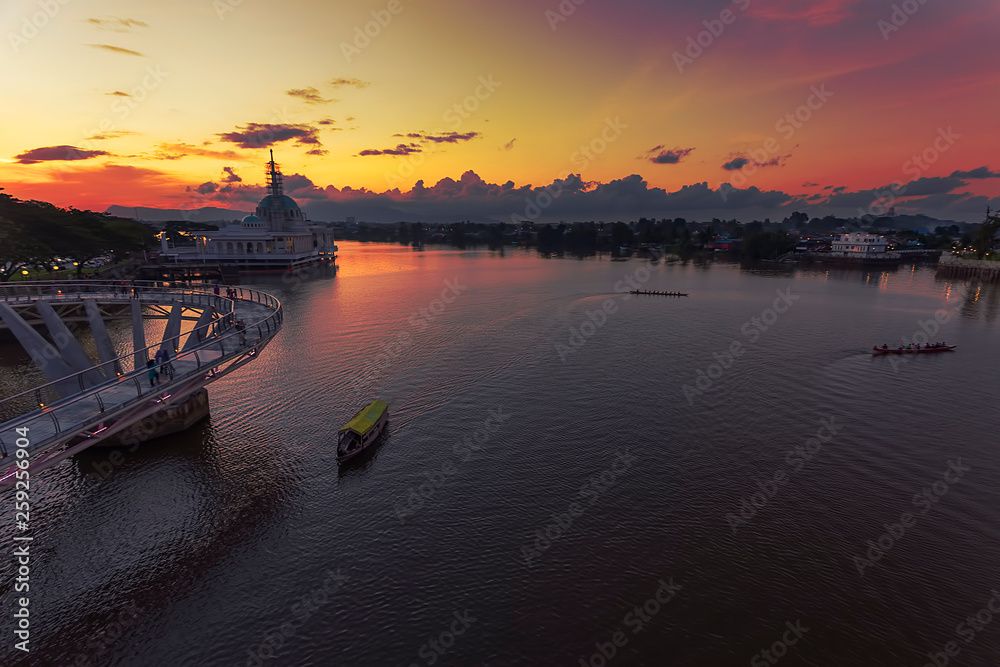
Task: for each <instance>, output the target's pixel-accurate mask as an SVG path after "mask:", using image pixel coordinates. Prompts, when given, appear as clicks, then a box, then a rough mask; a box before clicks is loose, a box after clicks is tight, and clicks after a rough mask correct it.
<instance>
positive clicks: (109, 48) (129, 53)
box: [87, 44, 145, 57]
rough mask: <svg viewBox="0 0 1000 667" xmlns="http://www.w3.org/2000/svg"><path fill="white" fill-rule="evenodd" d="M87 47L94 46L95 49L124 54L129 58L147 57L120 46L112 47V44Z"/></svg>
mask: <svg viewBox="0 0 1000 667" xmlns="http://www.w3.org/2000/svg"><path fill="white" fill-rule="evenodd" d="M87 46H92V47H94V48H95V49H104V50H105V51H110V52H111V53H124V54H125V55H127V56H139V57H145V56H143V54H141V53H139V52H138V51H133V50H132V49H123V48H122V47H120V46H111V45H110V44H88V45H87Z"/></svg>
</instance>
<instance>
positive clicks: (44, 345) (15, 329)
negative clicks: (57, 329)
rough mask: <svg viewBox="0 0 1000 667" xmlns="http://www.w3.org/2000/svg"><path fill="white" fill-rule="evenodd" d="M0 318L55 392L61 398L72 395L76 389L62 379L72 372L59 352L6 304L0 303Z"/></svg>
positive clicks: (70, 382)
mask: <svg viewBox="0 0 1000 667" xmlns="http://www.w3.org/2000/svg"><path fill="white" fill-rule="evenodd" d="M0 318H2V319H3V321H4V324H6V325H7V328H9V329H10V331H11V333H13V334H14V336H15V337H16V338H17V340H18V342H19V343H21V346H22V347H23V348H24V349H25V350H26V351H27V352H28V354H29V355H31V359H32V361H34V362H35V365H37V366H38V368H40V369H41V371H42V373H43V374H45V377H46V378H48V379H49V380H50V381H51V382H52V383H53V384H54V385H55V387H54V388H55V390H56V391H57V392H58V393H59V394H61V395H62V396H71V395H73V393H74V391H77V389H78V388H77V387H76V385H75V384H74V383H73V382H72V381H71V380H66V379H64V378H69V377H72V376H73V373H74V372H73V369H72V368H71V367H70V365H69V364H67V363H66V362H65V361H64V360H63V358H62V355H60V354H59V350H57V349H56V348H55V347H53V346H52V343H50V342H49V341H47V340H45V337H44V336H42V334H40V333H38V332H37V331H35V330H34V329H33V328H32V327H31V325H30V324H28V323H27V322H25V321H24V319H23V318H22V317H21V316H20V315H19V314H18V313H17V312H16V311H15V310H14V309H13V308H11V307H10V306H9V305H7V304H6V303H0Z"/></svg>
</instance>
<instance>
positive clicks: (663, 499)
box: [0, 242, 1000, 667]
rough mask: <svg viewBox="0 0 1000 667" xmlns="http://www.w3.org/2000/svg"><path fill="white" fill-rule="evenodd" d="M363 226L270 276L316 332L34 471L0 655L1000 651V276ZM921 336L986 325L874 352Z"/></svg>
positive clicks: (207, 661)
mask: <svg viewBox="0 0 1000 667" xmlns="http://www.w3.org/2000/svg"><path fill="white" fill-rule="evenodd" d="M340 247H341V253H340V257H339V265H340V271H339V273H338V275H337V276H336V277H316V276H311V275H302V276H297V275H288V276H283V277H267V278H258V279H255V280H253V281H252V285H253V286H254V287H256V288H258V289H262V290H264V291H267V292H270V293H272V294H274V295H275V296H277V297H278V298H279V299H280V300H281V301H282V303H283V304H284V308H285V326H284V329H283V331H282V332H281V333H280V335H279V336H278V337H277V338H276V339H275V340H274V341H273V342H272V343H271V344H270V345H269V346H268V347H267V348H266V349H265V350H264V351H263V353H262V354H261V356H260V358H259V359H258V360H256V361H254V362H253V363H250V364H248V365H247V366H245V367H243V368H241V369H240V370H238V371H236V372H234V373H232V374H230V375H228V376H226V377H224V378H222V379H220V380H218V381H217V382H215V383H213V384H212V385H210V387H209V396H210V403H211V406H212V407H211V410H212V411H211V417H210V418H208V419H207V420H205V421H203V422H202V423H200V424H199V425H197V426H196V427H195V428H193V429H191V430H189V431H187V432H185V433H183V434H179V435H175V436H171V437H168V438H164V439H161V440H158V441H153V442H149V443H144V444H143V445H142V446H141V448H139V449H136V450H135V451H129V450H121V453H120V455H119V456H118V457H116V458H115V459H114V462H112V460H111V458H110V457H111V454H110V452H109V450H106V449H105V450H92V451H89V452H86V453H84V454H83V455H80V456H77V457H75V458H74V459H72V460H70V461H67V462H66V463H64V464H63V465H62V466H60V467H58V468H56V469H53V470H50V471H48V472H45V473H42V474H40V475H39V476H38V477H37V478H36V479H35V480H33V492H32V525H33V534H34V542H33V543H32V547H31V549H32V554H33V561H34V562H33V567H32V579H31V614H32V639H31V647H32V649H31V652H30V653H29V654H28V655H27V656H25V655H24V654H22V653H20V652H17V651H14V650H13V648H12V644H13V640H12V639H11V638H10V633H9V632H6V633H5V635H6V636H7V639H5V640H4V642H3V646H2V648H0V662H2V663H3V664H13V663H18V664H38V665H43V664H44V665H52V664H59V665H81V666H83V665H130V666H131V665H136V666H139V665H142V666H148V665H240V666H242V665H253V666H258V665H268V666H270V665H404V666H405V665H432V664H439V665H556V664H561V665H592V666H593V667H602V666H603V665H604V664H605V663H607V664H612V663H614V664H621V665H746V664H752V665H757V664H761V665H763V664H775V663H776V662H777V661H778V660H780V661H781V664H783V665H847V664H864V665H922V664H925V663H928V662H930V661H931V660H932V659H933V658H932V656H933V655H934V654H938V653H940V654H941V656H944V657H947V658H948V659H950V660H951V662H952V664H956V663H957V664H962V665H996V664H997V662H998V660H1000V621H998V622H992V617H993V615H994V614H993V612H990V611H988V609H989V605H990V604H992V605H993V608H994V609H996V610H997V611H1000V594H997V593H996V591H997V590H1000V578H998V576H997V573H998V572H1000V525H998V523H1000V522H998V520H997V518H996V517H997V515H996V514H995V512H996V511H997V508H998V507H1000V483H998V482H997V479H998V477H1000V455H998V454H997V445H998V444H1000V443H998V437H997V434H998V433H1000V415H998V412H997V409H996V405H995V400H996V397H997V396H998V395H1000V376H998V373H997V360H998V358H1000V354H998V349H1000V347H998V346H1000V337H998V336H997V333H998V315H1000V291H998V286H997V285H996V284H994V285H985V286H984V285H979V284H976V283H970V282H968V281H956V280H944V279H939V278H936V277H935V274H934V270H933V268H927V267H920V266H908V265H904V266H903V267H900V268H899V269H897V270H890V271H881V270H873V271H866V270H860V269H836V270H833V269H831V270H829V271H827V270H823V269H806V270H791V269H789V270H784V269H782V270H773V271H767V270H761V271H750V270H744V269H741V268H740V267H738V266H734V265H727V264H722V263H714V264H708V265H698V264H694V263H680V262H677V263H665V262H656V263H651V262H648V261H645V260H640V259H632V260H629V261H625V262H614V261H609V260H608V259H607V258H589V259H582V260H578V259H570V258H565V259H562V258H551V259H550V258H543V257H539V256H537V255H536V254H534V253H532V252H529V251H526V250H523V249H511V248H506V249H505V251H504V252H503V253H502V254H501V253H498V252H491V251H487V250H466V251H460V250H451V249H434V248H428V249H426V250H422V251H415V250H412V249H410V248H403V247H398V246H390V245H382V244H360V243H350V242H344V243H341V244H340ZM629 281H631V282H632V284H634V285H636V286H639V287H641V288H643V289H651V290H674V291H681V292H686V293H689V294H690V296H689V297H686V298H670V297H660V296H634V297H632V296H626V295H624V294H622V293H621V291H622V290H623V289H627V288H628V285H629ZM922 330H930V331H931V335H930V340H932V341H937V340H942V339H943V340H946V341H948V342H949V343H957V344H958V346H959V347H958V349H957V351H955V352H951V353H944V354H935V355H920V356H918V357H900V358H888V357H873V356H872V355H871V354H870V348H871V345H872V344H873V343H877V344H879V345H881V344H882V343H887V344H889V345H891V346H896V345H898V344H900V341H901V340H903V339H904V338H907V339H910V338H912V337H913V336H914V335H916V334H919V332H921V331H922ZM22 356H23V355H21V354H20V353H19V352H18V351H17V350H16V349H15V350H13V351H12V350H11V349H10V346H9V345H8V346H7V348H6V350H5V351H4V353H3V356H2V357H0V359H2V364H6V366H7V368H8V370H9V369H10V368H11V367H12V365H14V364H16V363H21V362H23V359H20V361H19V358H20V357H22ZM375 397H381V398H383V399H385V400H386V401H388V402H389V405H390V427H389V434H388V437H387V438H386V439H385V441H384V442H383V443H382V444H381V445H380V446H379V448H378V449H377V450H376V451H375V452H373V453H372V454H371V455H368V456H365V457H363V458H362V459H361V460H360V461H358V462H357V464H356V465H355V464H353V463H352V464H351V465H348V466H346V468H345V469H344V470H343V471H338V465H337V462H336V459H335V450H334V443H335V438H336V431H337V429H338V428H339V427H340V426H341V425H342V424H343V423H344V422H346V421H347V420H348V419H349V418H350V417H351V415H352V414H353V413H354V412H355V411H356V410H357V409H359V408H360V407H361V406H362V405H363V404H364V403H366V402H368V401H369V400H372V399H373V398H375ZM5 515H6V516H8V517H10V516H12V511H7V512H5ZM10 523H11V522H10V521H6V522H4V525H3V526H0V539H3V540H5V543H6V544H12V542H11V537H12V534H13V531H12V526H11V525H9V524H10ZM12 561H13V558H12V557H10V556H7V557H5V558H4V561H3V562H2V563H0V573H2V575H3V581H4V582H5V583H4V588H3V589H2V590H3V598H4V604H3V608H4V609H6V610H11V609H13V601H12V598H13V596H14V593H13V591H12V589H11V586H10V584H8V583H6V582H10V581H11V579H12V577H13V574H14V565H13V562H12ZM994 596H996V597H995V598H994ZM994 599H995V602H991V600H994ZM984 609H985V610H987V611H986V612H985V613H981V610H984ZM5 614H6V612H5ZM977 614H980V616H979V619H978V620H976V618H975V617H976V615H977ZM6 615H7V616H9V614H6ZM987 615H989V620H987ZM969 616H972V617H973V622H972V623H968V622H966V621H965V619H966V618H967V617H969ZM9 621H10V619H9V618H8V620H7V621H5V622H4V624H3V626H4V627H9V626H8V623H9ZM952 643H953V644H952ZM764 651H766V652H767V653H766V654H765V653H763V652H764ZM949 651H951V657H949V656H948V652H949ZM956 651H957V653H956ZM929 654H931V655H929ZM936 659H938V660H940V659H941V657H940V656H939V657H937V658H936ZM771 660H773V662H772V661H771ZM941 664H943V663H941Z"/></svg>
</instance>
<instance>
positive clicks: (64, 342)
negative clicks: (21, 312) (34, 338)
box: [35, 301, 107, 387]
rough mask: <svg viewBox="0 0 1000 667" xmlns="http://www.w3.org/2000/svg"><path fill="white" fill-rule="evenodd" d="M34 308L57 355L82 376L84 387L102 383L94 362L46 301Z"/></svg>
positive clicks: (103, 378) (100, 374) (102, 380)
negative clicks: (57, 352) (46, 330)
mask: <svg viewBox="0 0 1000 667" xmlns="http://www.w3.org/2000/svg"><path fill="white" fill-rule="evenodd" d="M35 308H36V309H37V310H38V313H39V314H40V315H41V316H42V321H43V322H45V328H46V329H48V330H49V337H50V338H51V339H52V340H53V341H55V344H56V347H57V348H58V349H59V353H60V354H61V355H62V358H63V361H65V362H66V363H67V364H68V365H69V366H70V367H71V368H72V369H73V370H74V371H76V372H77V373H82V374H83V381H84V384H85V385H86V386H89V387H92V386H94V385H95V384H100V383H101V382H104V380H106V379H107V378H105V377H104V374H103V373H102V372H101V371H100V369H99V368H98V367H96V366H94V362H93V361H91V359H90V357H88V356H87V353H86V352H85V351H84V349H83V345H81V344H80V341H78V340H77V339H76V336H74V335H73V332H72V331H70V330H69V327H68V326H66V323H65V322H63V321H62V320H61V319H59V316H58V315H56V311H55V310H53V309H52V305H51V304H50V303H49V302H48V301H36V302H35Z"/></svg>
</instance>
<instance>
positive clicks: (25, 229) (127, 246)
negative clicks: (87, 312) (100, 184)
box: [0, 188, 155, 282]
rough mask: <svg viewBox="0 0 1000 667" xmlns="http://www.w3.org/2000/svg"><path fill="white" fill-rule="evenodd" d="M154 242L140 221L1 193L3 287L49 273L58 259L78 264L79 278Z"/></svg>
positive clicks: (0, 220)
mask: <svg viewBox="0 0 1000 667" xmlns="http://www.w3.org/2000/svg"><path fill="white" fill-rule="evenodd" d="M0 190H2V188H0ZM154 241H155V232H154V231H153V230H152V229H150V228H149V227H147V226H146V225H143V224H141V223H138V222H136V221H135V220H129V219H127V218H117V217H113V216H109V215H106V214H104V213H96V212H94V211H87V210H80V209H77V208H72V207H70V208H60V207H58V206H55V205H53V204H49V203H46V202H40V201H22V200H20V199H15V198H14V197H12V196H10V195H7V194H4V193H3V192H0V282H7V281H9V280H10V279H11V278H12V277H14V276H16V275H18V274H19V273H21V271H24V270H28V271H31V270H35V269H36V268H38V267H44V268H45V269H48V268H49V267H51V266H52V264H53V262H55V261H56V260H57V259H66V260H71V261H73V262H76V263H77V266H76V271H77V275H78V276H79V275H81V274H82V272H83V265H84V264H85V263H86V262H89V261H90V260H92V259H94V258H96V257H101V256H103V255H107V254H114V255H116V256H118V257H120V256H122V255H125V254H127V253H129V252H134V251H136V250H141V249H143V248H145V247H149V246H151V245H153V243H154Z"/></svg>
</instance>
